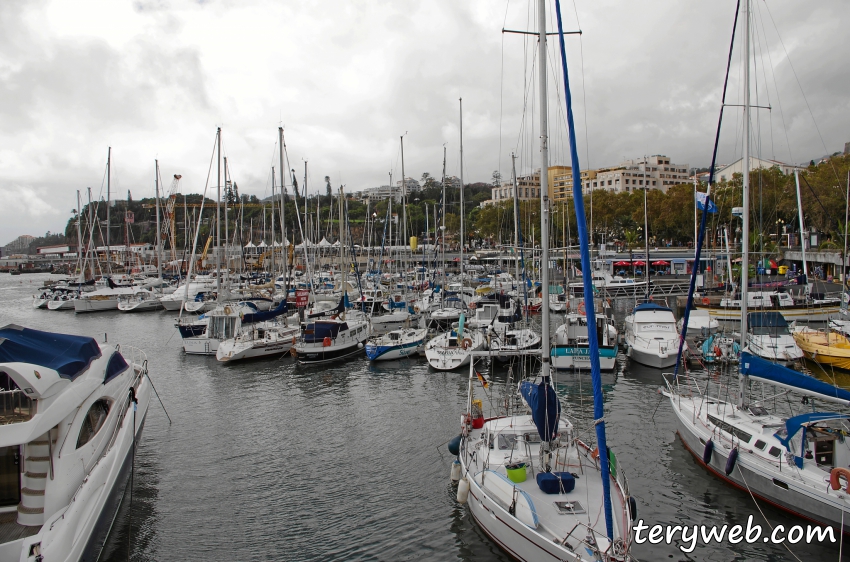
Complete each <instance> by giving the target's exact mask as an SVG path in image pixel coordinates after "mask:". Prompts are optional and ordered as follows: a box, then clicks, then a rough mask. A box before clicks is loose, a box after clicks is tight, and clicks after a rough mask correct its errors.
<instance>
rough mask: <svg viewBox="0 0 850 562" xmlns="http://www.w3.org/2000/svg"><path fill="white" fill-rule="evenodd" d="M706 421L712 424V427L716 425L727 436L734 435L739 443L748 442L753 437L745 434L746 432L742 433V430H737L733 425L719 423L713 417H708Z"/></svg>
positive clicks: (719, 421) (723, 422)
mask: <svg viewBox="0 0 850 562" xmlns="http://www.w3.org/2000/svg"><path fill="white" fill-rule="evenodd" d="M708 421H710V422H711V423H713V424H714V425H716V426H717V427H719V428H720V429H722V430H723V431H725V432H726V433H728V434H729V435H734V436H735V437H737V438H738V439H740V440H741V441H747V442H749V441H750V439H752V438H753V436H752V435H750V434H749V433H747V432H746V431H744V430H742V429H738V428H737V427H735V426H734V425H731V424H728V423H726V422H725V421H721V420H719V419H717V418H715V417H714V416H708Z"/></svg>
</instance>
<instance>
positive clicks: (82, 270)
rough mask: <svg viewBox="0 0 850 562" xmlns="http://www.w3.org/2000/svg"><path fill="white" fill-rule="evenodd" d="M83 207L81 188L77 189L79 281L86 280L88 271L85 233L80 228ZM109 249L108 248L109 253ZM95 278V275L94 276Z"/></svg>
mask: <svg viewBox="0 0 850 562" xmlns="http://www.w3.org/2000/svg"><path fill="white" fill-rule="evenodd" d="M82 212H83V210H82V208H81V204H80V190H79V189H78V190H77V267H78V268H79V269H80V276H79V277H78V278H77V281H78V282H80V283H82V282H83V281H85V280H86V272H85V269H86V268H85V265H84V264H83V235H82V232H81V229H80V223H81V222H82V220H83V218H82ZM108 253H109V251H108V250H107V254H108ZM92 278H94V276H92Z"/></svg>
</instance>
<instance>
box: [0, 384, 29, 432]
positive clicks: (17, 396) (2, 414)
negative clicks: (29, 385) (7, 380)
mask: <svg viewBox="0 0 850 562" xmlns="http://www.w3.org/2000/svg"><path fill="white" fill-rule="evenodd" d="M34 410H35V409H34V408H33V400H32V399H31V398H30V397H29V396H27V395H26V394H25V393H24V391H23V390H21V389H19V388H16V389H14V390H2V391H0V425H6V424H11V423H20V422H25V421H28V420H30V419H32V416H33V414H34V413H35V411H34Z"/></svg>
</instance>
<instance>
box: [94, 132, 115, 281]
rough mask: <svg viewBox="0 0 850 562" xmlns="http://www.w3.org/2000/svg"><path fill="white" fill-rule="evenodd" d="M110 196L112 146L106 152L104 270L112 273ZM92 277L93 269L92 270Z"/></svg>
mask: <svg viewBox="0 0 850 562" xmlns="http://www.w3.org/2000/svg"><path fill="white" fill-rule="evenodd" d="M111 198H112V147H111V146H110V147H109V150H108V151H107V153H106V270H107V271H108V272H109V273H112V263H111V262H112V249H111V248H110V247H109V224H110V223H109V207H110V206H111V204H110V200H111ZM92 277H94V271H92Z"/></svg>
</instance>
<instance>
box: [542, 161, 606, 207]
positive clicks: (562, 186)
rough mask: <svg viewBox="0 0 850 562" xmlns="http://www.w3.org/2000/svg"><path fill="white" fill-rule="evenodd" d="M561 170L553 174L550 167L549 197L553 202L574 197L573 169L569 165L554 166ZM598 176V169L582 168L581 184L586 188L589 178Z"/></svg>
mask: <svg viewBox="0 0 850 562" xmlns="http://www.w3.org/2000/svg"><path fill="white" fill-rule="evenodd" d="M553 168H559V170H558V171H557V172H556V173H555V174H554V175H553V174H552V172H551V170H552V168H550V178H551V180H550V183H549V199H551V200H552V202H555V203H557V202H560V201H566V200H568V199H572V198H573V170H572V168H570V167H569V166H553ZM595 178H596V170H582V172H581V184H582V187H584V188H585V189H586V188H587V184H588V181H589V180H593V179H595Z"/></svg>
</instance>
